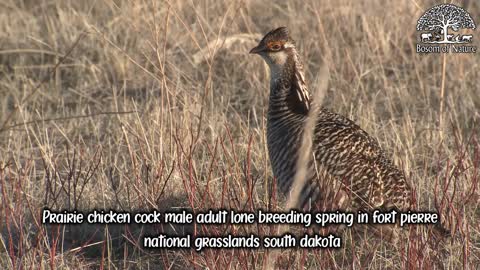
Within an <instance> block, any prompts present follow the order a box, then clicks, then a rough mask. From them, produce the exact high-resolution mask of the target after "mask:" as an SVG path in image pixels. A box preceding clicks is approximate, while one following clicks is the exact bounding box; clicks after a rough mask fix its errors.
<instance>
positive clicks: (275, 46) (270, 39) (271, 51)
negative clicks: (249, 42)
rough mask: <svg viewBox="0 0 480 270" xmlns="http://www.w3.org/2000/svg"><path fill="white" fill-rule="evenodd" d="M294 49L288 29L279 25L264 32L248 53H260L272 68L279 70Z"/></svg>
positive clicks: (293, 42)
mask: <svg viewBox="0 0 480 270" xmlns="http://www.w3.org/2000/svg"><path fill="white" fill-rule="evenodd" d="M294 50H295V41H294V40H293V39H292V38H291V37H290V35H289V33H288V29H287V28H286V27H280V28H277V29H275V30H272V31H270V32H269V33H268V34H266V35H265V37H263V39H262V40H261V41H260V43H259V44H258V45H257V46H256V47H255V48H253V49H252V50H250V53H254V54H258V55H260V56H261V57H262V58H263V59H264V60H265V62H267V64H268V65H269V66H270V68H271V69H272V70H279V69H282V67H283V66H284V65H285V63H287V60H288V58H289V55H291V54H292V53H294Z"/></svg>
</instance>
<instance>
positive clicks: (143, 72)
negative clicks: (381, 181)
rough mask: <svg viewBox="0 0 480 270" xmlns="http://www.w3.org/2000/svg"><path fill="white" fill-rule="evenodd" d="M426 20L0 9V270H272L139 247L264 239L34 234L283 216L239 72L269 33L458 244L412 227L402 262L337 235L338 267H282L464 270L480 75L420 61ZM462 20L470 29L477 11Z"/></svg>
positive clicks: (245, 9) (377, 14) (472, 234)
mask: <svg viewBox="0 0 480 270" xmlns="http://www.w3.org/2000/svg"><path fill="white" fill-rule="evenodd" d="M468 2H469V1H465V3H468ZM433 4H434V2H433V1H404V2H399V1H393V0H392V1H380V0H378V1H377V0H370V1H367V0H364V1H346V0H340V1H331V2H330V1H328V2H327V1H292V2H286V1H285V2H283V3H276V2H262V1H225V2H222V1H209V0H207V1H171V2H168V1H111V0H104V1H41V2H37V1H28V0H23V1H13V0H11V1H10V0H7V1H3V2H2V3H0V7H1V9H2V11H3V16H0V97H1V98H0V193H2V196H1V198H2V199H1V203H0V217H1V218H0V233H1V234H0V266H1V268H2V269H23V268H25V269H31V268H32V269H36V268H41V269H45V268H51V269H88V268H100V269H104V268H109V269H110V268H116V269H118V268H120V269H192V268H196V269H207V268H208V269H266V268H267V265H266V263H267V260H266V258H267V257H268V256H269V251H267V250H262V249H260V250H215V249H211V250H207V251H204V252H202V253H197V252H195V251H190V250H183V251H180V250H169V251H167V250H146V249H143V248H142V247H141V244H140V243H141V241H140V236H141V235H142V234H145V233H158V232H168V233H186V232H193V233H201V234H208V235H223V234H225V233H228V232H231V233H237V234H245V233H255V234H257V235H268V234H272V233H273V232H274V231H275V230H277V229H278V228H276V226H230V225H223V226H196V227H190V226H183V227H182V226H147V227H141V226H91V225H85V226H83V225H81V226H80V225H76V226H48V227H46V226H43V225H41V224H40V220H39V218H40V213H41V210H42V209H43V208H44V207H50V208H55V209H73V208H76V209H80V210H89V209H94V208H102V209H109V208H112V209H117V210H123V211H140V210H146V209H152V208H157V209H161V210H171V209H176V208H179V207H186V208H190V209H192V210H193V211H200V210H204V209H209V208H226V209H236V210H242V211H253V210H255V209H258V208H263V209H270V210H280V209H282V208H283V207H284V202H283V201H282V200H281V196H280V195H279V194H277V193H276V192H275V188H274V187H275V181H274V180H273V179H272V174H271V170H270V166H269V160H268V155H267V152H266V142H265V114H266V108H267V104H268V87H269V86H268V83H269V82H268V71H267V69H266V67H265V66H264V64H263V63H262V61H261V59H259V58H258V57H251V56H249V55H248V51H249V49H250V48H251V47H252V46H254V45H256V40H255V38H254V37H257V36H261V34H264V33H266V32H267V31H268V30H270V29H272V28H274V27H277V26H281V25H286V26H288V27H289V28H290V29H291V32H292V35H293V36H294V37H295V38H296V40H297V43H298V46H299V51H300V52H301V54H302V57H303V60H304V62H305V69H306V71H307V79H308V81H309V82H311V83H310V85H311V87H312V88H314V89H315V88H316V87H318V86H319V85H321V82H318V81H317V76H318V73H319V70H320V68H321V65H322V63H323V62H325V63H327V65H328V69H329V74H330V75H329V77H330V80H329V84H328V89H327V92H326V95H325V98H324V104H325V106H327V107H329V108H330V109H331V110H332V111H335V112H338V113H341V114H343V115H346V116H348V117H349V118H352V119H354V120H355V121H356V122H357V123H358V124H359V125H360V126H362V127H363V128H364V129H365V130H367V131H368V132H369V133H370V134H371V135H373V136H374V137H376V138H377V139H378V140H379V142H380V144H381V145H382V146H383V147H384V148H385V149H387V150H388V151H389V153H390V154H391V155H392V157H393V159H394V160H395V163H396V164H397V165H399V166H400V167H401V168H403V170H404V171H405V172H406V174H407V176H408V178H409V180H410V181H411V183H412V186H413V187H414V188H415V194H416V202H417V208H418V209H424V210H434V209H436V208H437V209H439V210H440V211H441V212H442V213H448V215H447V214H445V216H446V217H447V218H448V219H449V224H451V229H452V231H453V232H454V236H453V237H452V238H451V239H449V240H447V241H444V242H441V243H438V244H437V245H432V243H431V242H429V241H428V239H429V237H430V235H429V232H428V231H427V230H425V228H423V226H417V227H414V228H412V229H411V230H410V232H409V234H408V240H407V241H403V242H399V243H397V245H391V244H388V243H383V242H379V241H375V240H372V239H369V237H368V236H365V237H364V238H362V239H357V238H355V237H353V236H352V235H351V233H350V232H347V233H345V234H344V235H343V237H344V242H345V245H344V247H343V248H341V249H339V250H333V249H332V250H282V251H280V253H281V258H283V262H282V265H283V266H285V267H287V266H289V267H290V268H295V269H344V268H352V269H364V268H370V269H405V268H409V269H429V268H432V269H434V268H438V269H442V268H444V269H458V268H462V267H463V268H464V269H469V268H474V267H475V265H478V264H479V263H480V255H479V254H480V223H479V222H478V220H479V219H480V187H479V183H478V182H479V177H480V176H479V171H480V135H479V133H480V129H479V124H480V123H479V119H480V114H479V112H480V89H479V88H478V81H479V78H480V74H479V73H480V68H479V65H480V58H479V57H478V53H477V54H473V55H472V54H448V55H437V54H429V55H421V54H417V53H416V52H415V44H416V42H417V40H416V38H417V36H418V33H417V32H416V31H415V24H416V20H417V18H419V17H420V16H421V15H422V14H423V12H424V11H425V10H426V9H427V8H429V7H431V6H432V5H433ZM457 4H461V3H458V2H457ZM468 4H469V6H468V8H467V11H468V12H469V13H470V14H471V15H472V18H474V20H476V19H475V18H479V15H480V6H479V5H478V3H476V2H473V1H472V2H469V3H468ZM476 23H480V22H479V21H477V20H476ZM477 27H478V25H477ZM472 34H473V35H474V45H477V46H479V45H480V43H479V41H478V40H480V34H479V32H478V29H477V30H475V31H473V32H472ZM252 37H253V38H252ZM280 266H281V265H280Z"/></svg>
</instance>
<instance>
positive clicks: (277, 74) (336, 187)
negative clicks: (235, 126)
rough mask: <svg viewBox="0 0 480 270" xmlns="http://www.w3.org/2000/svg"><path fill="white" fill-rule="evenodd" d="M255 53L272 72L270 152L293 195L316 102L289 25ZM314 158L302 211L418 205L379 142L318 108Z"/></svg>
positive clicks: (300, 205)
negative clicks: (305, 129)
mask: <svg viewBox="0 0 480 270" xmlns="http://www.w3.org/2000/svg"><path fill="white" fill-rule="evenodd" d="M250 53H251V54H257V55H259V56H261V57H262V58H263V60H264V61H265V62H266V63H267V65H268V67H269V70H270V94H269V101H268V111H267V131H266V133H267V148H268V154H269V158H270V163H271V167H272V171H273V175H274V177H275V179H276V181H277V186H279V187H280V190H281V191H282V192H283V193H284V194H288V192H290V190H291V188H292V182H293V179H294V176H295V173H296V170H297V168H296V160H297V158H298V156H299V149H300V146H301V142H302V135H303V133H304V127H305V123H306V121H307V119H308V117H309V114H308V113H309V111H310V110H311V109H312V105H313V104H315V102H316V101H315V100H314V99H313V98H312V95H311V93H310V91H309V88H308V85H307V82H306V79H305V75H304V69H303V65H302V62H301V59H300V56H299V53H298V51H297V48H296V43H295V41H294V40H293V39H292V37H291V36H290V34H289V30H288V29H287V28H286V27H279V28H277V29H274V30H272V31H270V32H268V33H267V34H266V35H265V36H264V37H263V39H262V40H261V41H260V42H259V43H258V45H257V46H256V47H254V48H253V49H251V50H250ZM310 156H311V158H310V160H309V161H308V164H307V166H306V168H307V173H306V178H307V179H306V181H305V185H304V186H303V188H302V190H301V194H300V199H299V201H298V203H297V204H298V205H297V206H298V208H302V209H308V210H310V209H312V208H313V207H315V206H316V207H317V208H318V207H320V206H321V208H322V210H324V211H325V210H329V211H333V210H344V211H347V210H349V211H354V210H357V211H372V210H374V209H378V210H384V211H388V210H392V209H395V210H399V211H407V210H408V209H410V207H411V206H412V203H413V198H412V188H411V185H410V183H409V182H408V181H407V179H406V177H405V175H404V173H403V172H402V171H401V170H400V169H398V168H397V167H396V166H395V164H394V163H393V162H392V160H391V159H389V157H388V156H387V154H386V153H385V151H384V150H383V149H382V148H381V146H380V145H379V143H378V142H377V140H376V139H375V138H373V137H372V136H370V135H369V134H368V133H367V132H366V131H364V130H363V129H362V128H361V127H360V126H358V125H357V124H355V122H354V121H352V120H350V119H348V118H347V117H345V116H342V115H340V114H337V113H334V112H332V111H330V110H329V109H326V108H323V107H322V108H321V109H319V110H318V115H317V116H316V122H315V125H314V130H313V138H312V153H311V155H310Z"/></svg>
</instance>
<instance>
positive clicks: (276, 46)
mask: <svg viewBox="0 0 480 270" xmlns="http://www.w3.org/2000/svg"><path fill="white" fill-rule="evenodd" d="M281 48H282V46H281V45H280V44H274V45H272V46H271V47H270V49H271V50H272V51H279V50H280V49H281Z"/></svg>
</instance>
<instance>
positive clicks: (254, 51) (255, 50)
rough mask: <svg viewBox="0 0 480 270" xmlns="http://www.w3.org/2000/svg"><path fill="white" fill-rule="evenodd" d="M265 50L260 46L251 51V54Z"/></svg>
mask: <svg viewBox="0 0 480 270" xmlns="http://www.w3.org/2000/svg"><path fill="white" fill-rule="evenodd" d="M264 49H265V48H264V47H263V46H262V45H261V44H259V45H258V46H257V47H254V48H253V49H251V50H250V53H256V54H258V53H260V52H261V51H263V50H264Z"/></svg>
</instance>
